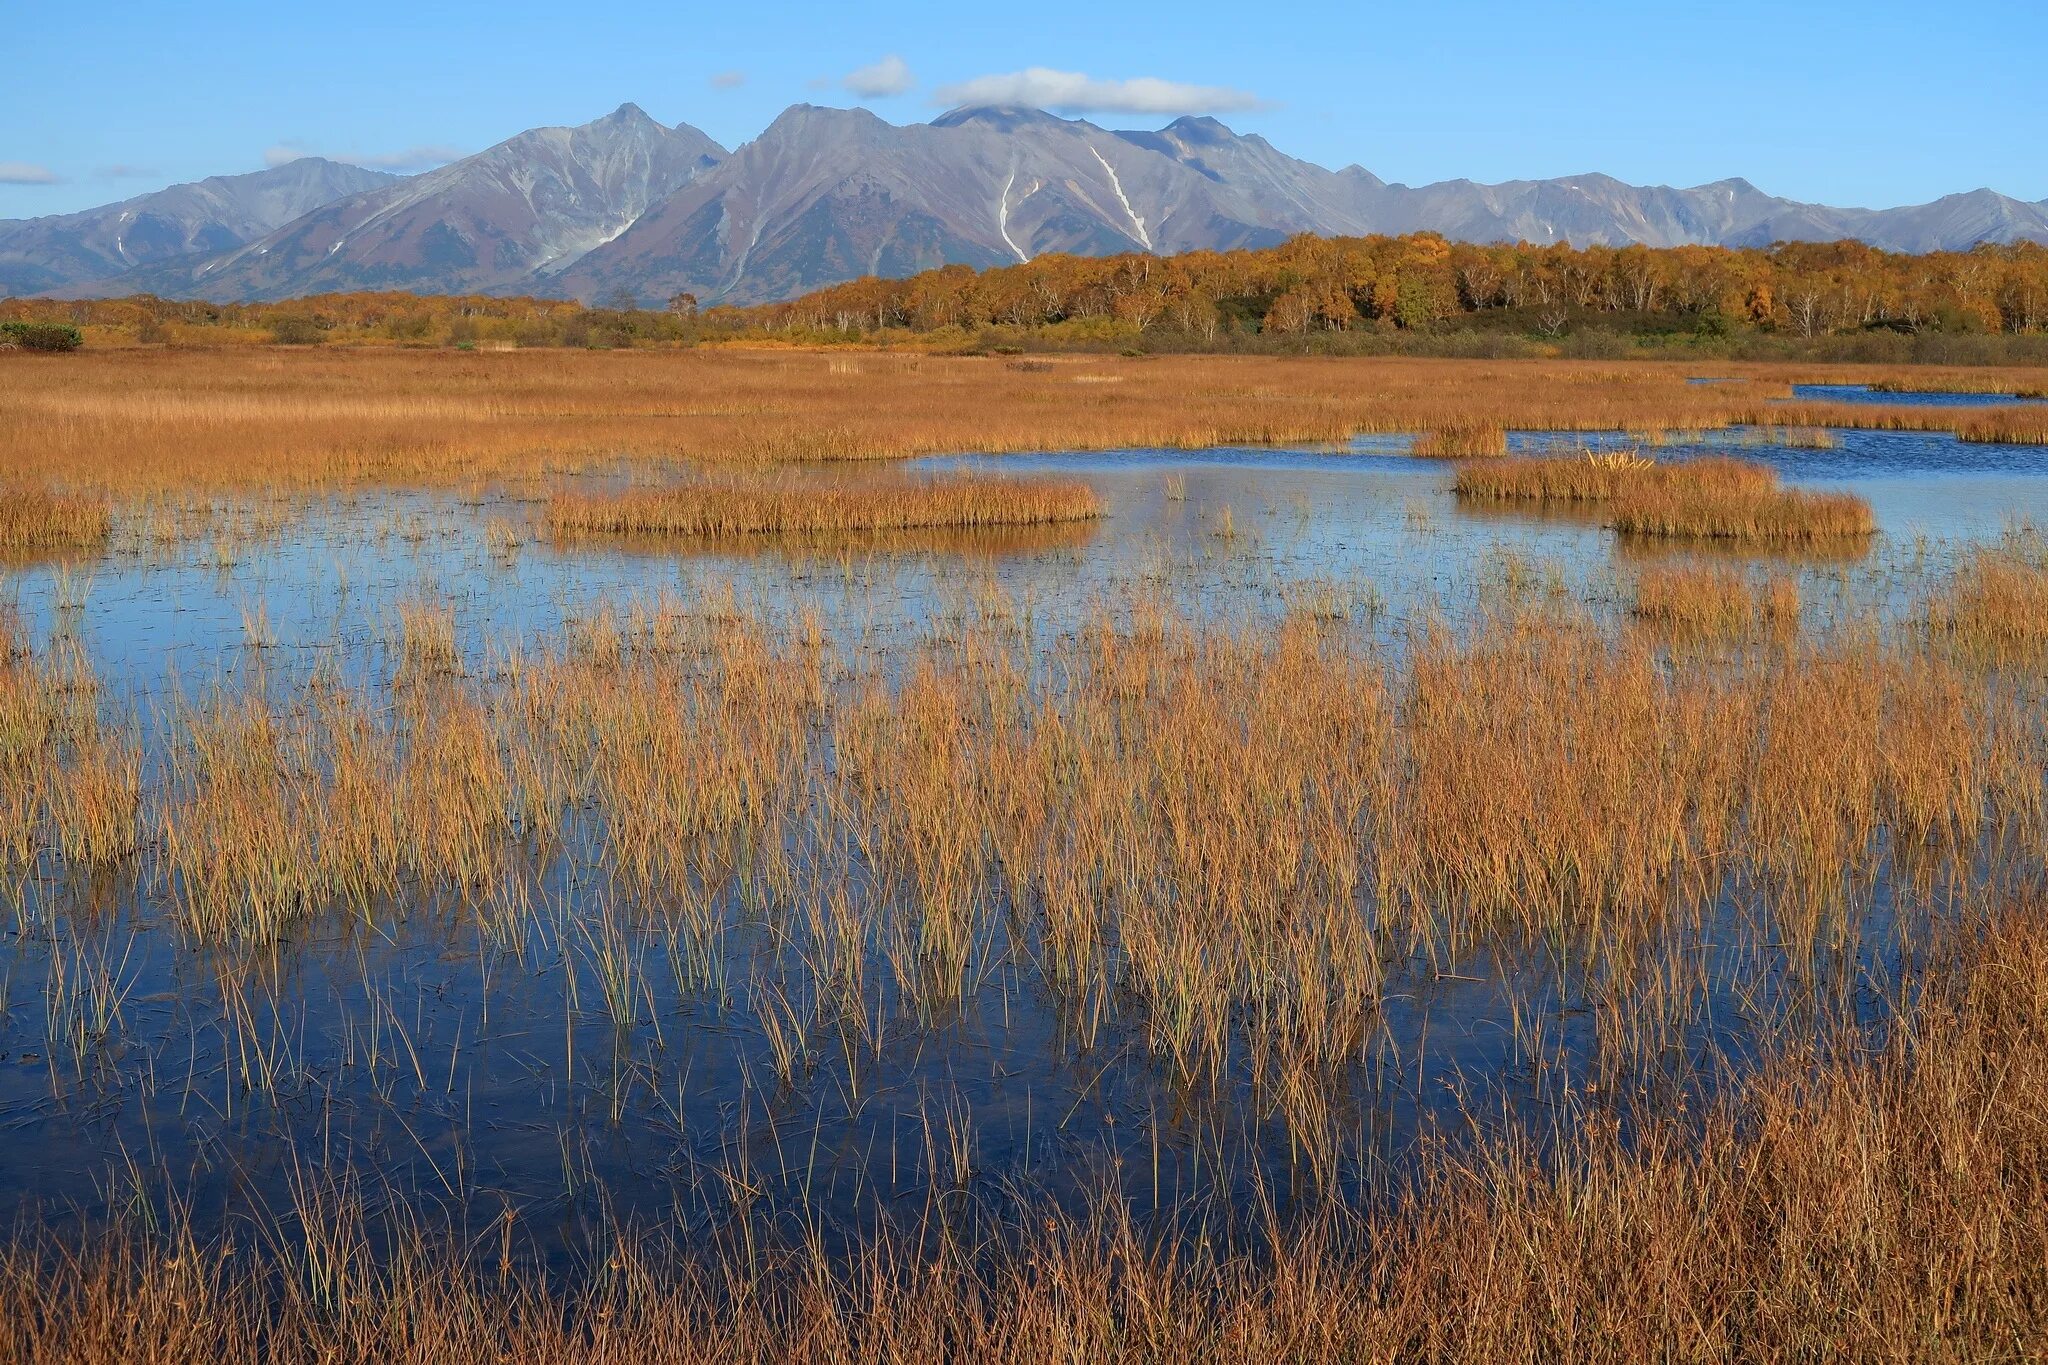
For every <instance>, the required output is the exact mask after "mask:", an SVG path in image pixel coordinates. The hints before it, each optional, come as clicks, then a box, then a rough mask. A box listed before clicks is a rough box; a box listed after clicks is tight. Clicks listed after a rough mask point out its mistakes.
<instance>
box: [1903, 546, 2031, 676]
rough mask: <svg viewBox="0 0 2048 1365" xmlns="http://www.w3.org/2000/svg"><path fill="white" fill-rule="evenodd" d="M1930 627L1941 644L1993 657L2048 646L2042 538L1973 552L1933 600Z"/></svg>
mask: <svg viewBox="0 0 2048 1365" xmlns="http://www.w3.org/2000/svg"><path fill="white" fill-rule="evenodd" d="M1927 621H1928V625H1929V627H1930V628H1931V629H1932V630H1933V632H1934V633H1935V635H1936V636H1937V637H1938V638H1941V639H1943V640H1946V641H1949V642H1952V643H1954V644H1956V645H1958V646H1960V647H1962V648H1964V649H1967V650H1970V651H1972V652H1975V653H1978V654H1982V655H1987V656H1994V657H1995V656H1997V655H2001V654H2004V653H2008V652H2010V651H2013V650H2031V649H2036V648H2039V647H2040V646H2041V645H2043V644H2044V643H2048V551H2044V547H2043V545H2042V542H2041V538H2040V536H2039V534H2038V533H2036V532H2020V533H2016V534H2014V535H2011V536H2008V537H2007V538H2006V539H2005V540H2004V541H2003V542H2001V543H1999V544H1996V545H1991V546H1984V547H1980V548H1978V549H1975V550H1973V551H1971V552H1970V553H1969V554H1968V555H1967V556H1966V557H1965V558H1964V559H1963V561H1962V562H1961V563H1960V564H1959V565H1957V566H1956V571H1955V573H1954V575H1953V577H1952V578H1951V580H1950V582H1949V584H1948V585H1947V587H1946V589H1945V590H1944V591H1942V592H1940V593H1938V594H1935V595H1934V596H1933V597H1931V598H1930V600H1929V602H1928V604H1927Z"/></svg>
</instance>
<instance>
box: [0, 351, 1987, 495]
mask: <svg viewBox="0 0 2048 1365" xmlns="http://www.w3.org/2000/svg"><path fill="white" fill-rule="evenodd" d="M838 359H839V361H840V363H839V364H838V365H837V367H836V368H835V365H834V360H835V357H834V356H833V355H829V354H819V353H810V352H803V351H792V350H751V351H750V350H742V349H735V348H705V349H700V350H695V351H688V352H681V353H665V354H655V353H650V352H609V353H592V352H582V351H570V352H553V353H548V354H539V353H528V354H511V355H503V356H493V357H491V358H489V359H488V360H483V359H479V358H478V357H475V356H472V355H464V354H463V353H460V352H448V351H439V352H422V351H392V350H362V351H350V350H342V349H328V348H319V349H309V350H306V351H291V352H278V351H271V350H264V351H261V352H255V353H251V352H246V351H233V350H226V351H209V350H199V349H192V350H187V349H176V350H156V349H146V350H129V351H88V352H84V353H81V354H80V355H78V356H76V357H74V358H73V359H72V360H71V361H69V362H67V363H66V364H65V365H64V366H62V367H61V369H52V370H51V371H50V372H49V373H47V374H42V373H39V374H38V376H37V383H36V384H35V385H34V386H32V387H31V386H22V385H16V386H14V387H12V388H6V389H0V447H4V448H6V449H7V450H8V451H10V453H11V456H12V458H13V461H14V465H13V469H12V471H11V472H12V473H13V474H14V476H15V477H17V478H19V479H21V480H24V481H27V482H30V483H36V482H49V481H66V482H82V483H89V484H91V485H92V486H95V487H105V488H108V489H111V490H114V491H116V492H118V493H119V494H121V495H124V496H125V495H129V494H138V493H153V492H162V491H173V492H183V491H188V490H191V489H195V488H201V489H214V488H253V487H267V488H281V489H288V490H305V489H320V488H327V487H334V486H355V485H363V484H382V485H394V484H398V485H412V484H433V485H448V484H461V483H469V482H473V481H475V480H477V479H480V478H483V479H533V480H558V479H559V478H560V476H561V475H563V474H566V473H572V472H575V471H579V470H588V469H592V468H599V467H602V468H610V467H613V466H616V465H618V464H620V463H626V464H638V465H641V466H645V467H648V468H667V467H671V466H672V465H673V464H674V462H675V461H677V460H678V459H691V460H695V461H698V462H701V463H703V464H706V465H712V466H718V465H742V466H745V465H760V464H764V463H775V462H783V461H796V460H806V461H815V460H871V459H895V458H907V457H915V456H924V455H936V454H953V453H963V452H975V451H981V452H1030V451H1042V450H1101V449H1119V448H1145V447H1163V448H1172V449H1185V448H1199V447H1205V446H1214V445H1229V444H1264V443H1270V442H1276V441H1277V442H1332V441H1342V440H1346V439H1348V438H1349V437H1351V436H1353V435H1355V434H1358V433H1360V432H1375V433H1404V432H1405V433H1414V432H1434V433H1439V434H1440V435H1441V434H1446V433H1454V432H1458V431H1467V432H1472V433H1479V432H1484V433H1485V438H1484V444H1485V446H1486V448H1487V449H1493V448H1494V437H1493V435H1492V433H1493V432H1494V431H1495V430H1504V431H1556V432H1572V431H1609V432H1651V431H1664V430H1673V431H1704V430H1711V429H1718V428H1723V427H1726V426H1729V425H1742V424H1762V425H1766V426H1771V425H1780V426H1802V425H1804V426H1874V425H1886V426H1890V427H1894V428H1898V429H1909V428H1910V429H1916V430H1954V429H1957V428H1959V427H1961V426H1964V425H1967V424H1968V423H1970V422H1972V421H1974V420H1976V418H1977V417H1979V416H1982V415H1983V414H1981V413H1975V412H1972V411H1971V410H1970V409H1966V408H1938V409H1937V408H1898V407H1893V408H1884V407H1880V406H1878V405H1872V404H1864V405H1860V406H1859V405H1854V404H1802V405H1789V406H1785V407H1778V406H1771V405H1765V404H1763V403H1762V402H1761V401H1760V400H1761V399H1763V398H1767V397H1769V396H1770V395H1771V393H1772V391H1773V389H1774V388H1777V389H1781V390H1784V391H1785V392H1789V389H1785V388H1784V386H1785V383H1786V381H1788V380H1790V379H1792V378H1799V377H1804V376H1803V375H1802V373H1801V372H1800V371H1798V370H1795V369H1789V368H1784V367H1778V368H1772V369H1764V368H1756V367H1747V368H1745V370H1744V373H1745V375H1746V376H1747V377H1749V378H1750V379H1752V380H1753V381H1754V382H1751V383H1746V384H1741V385H1712V384H1688V383H1687V382H1686V377H1687V370H1686V369H1685V368H1684V367H1683V366H1679V365H1670V364H1661V363H1651V362H1628V363H1616V362H1574V361H1533V360H1532V361H1447V360H1420V359H1404V358H1387V359H1356V360H1336V359H1326V358H1298V357H1296V358H1287V357H1255V356H1235V357H1231V356H1223V357H1218V356H1156V357H1147V358H1146V359H1145V360H1144V361H1143V362H1125V361H1119V360H1115V359H1096V358H1091V359H1077V360H1072V361H1063V362H1061V363H1059V364H1056V365H1046V366H1042V367H1038V368H1033V369H1024V368H1017V367H1012V366H1008V365H1004V364H1001V363H997V362H993V361H989V360H985V359H980V358H971V357H946V356H916V355H910V356H906V355H898V354H891V353H885V352H874V353H864V354H863V355H862V356H861V357H860V363H859V365H858V367H853V366H848V365H846V364H845V363H844V357H843V355H842V356H840V357H838ZM1891 373H1897V372H1896V371H1870V372H1867V373H1857V374H1851V375H1846V376H1841V377H1847V378H1860V379H1865V380H1868V379H1872V378H1881V377H1884V376H1885V375H1886V374H1891ZM1103 381H1115V382H1103ZM1998 420H2013V421H2021V420H2026V419H2025V418H2024V416H2023V415H2014V414H2005V415H2003V416H2001V417H2000V418H1999V419H1998Z"/></svg>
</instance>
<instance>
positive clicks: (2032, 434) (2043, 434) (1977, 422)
mask: <svg viewBox="0 0 2048 1365" xmlns="http://www.w3.org/2000/svg"><path fill="white" fill-rule="evenodd" d="M1956 435H1957V436H1959V437H1961V438H1962V439H1963V440H1965V441H1971V442H1974V443H1976V444H1979V445H2035V446H2040V445H2048V407H2021V406H2018V405H2015V406H2013V407H2009V408H2001V409H1998V410H1997V411H1994V412H1990V413H1987V414H1985V415H1984V416H1982V417H1973V418H1971V419H1970V420H1969V421H1968V422H1965V423H1963V424H1962V425H1960V426H1958V427H1957V428H1956Z"/></svg>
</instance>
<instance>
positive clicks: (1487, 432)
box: [1414, 420, 1508, 460]
mask: <svg viewBox="0 0 2048 1365" xmlns="http://www.w3.org/2000/svg"><path fill="white" fill-rule="evenodd" d="M1414 453H1415V454H1417V455H1421V456H1425V457H1427V458H1431V459H1440V460H1450V459H1466V458H1470V457H1473V456H1487V455H1505V454H1507V453H1508V432H1507V428H1506V427H1505V426H1503V425H1501V424H1500V423H1499V422H1489V421H1484V420H1477V421H1466V422H1446V423H1444V424H1443V425H1442V426H1439V427H1437V428H1435V429H1433V430H1430V431H1425V432H1423V433H1422V434H1421V435H1420V436H1418V437H1416V438H1415V447H1414Z"/></svg>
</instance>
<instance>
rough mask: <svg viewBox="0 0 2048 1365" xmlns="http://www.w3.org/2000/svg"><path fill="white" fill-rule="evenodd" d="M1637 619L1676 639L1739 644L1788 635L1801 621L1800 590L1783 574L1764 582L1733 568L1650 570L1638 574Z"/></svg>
mask: <svg viewBox="0 0 2048 1365" xmlns="http://www.w3.org/2000/svg"><path fill="white" fill-rule="evenodd" d="M1635 614H1636V616H1637V618H1638V619H1640V620H1643V621H1645V622H1649V623H1651V624H1653V625H1656V626H1659V627H1662V628H1665V629H1667V630H1670V631H1672V632H1674V633H1676V634H1680V635H1686V636H1693V637H1698V638H1703V639H1723V640H1725V639H1735V638H1739V637H1741V636H1744V635H1747V634H1750V633H1751V632H1753V631H1757V630H1769V631H1783V630H1788V629H1790V628H1792V627H1793V626H1796V625H1797V624H1798V621H1799V585H1798V584H1797V583H1795V582H1793V580H1792V579H1790V578H1787V577H1784V576H1782V575H1779V576H1774V577H1772V578H1770V579H1768V580H1766V581H1764V582H1762V583H1758V582H1756V581H1754V580H1753V579H1751V578H1750V577H1749V576H1748V575H1746V574H1744V573H1742V572H1740V571H1738V570H1735V569H1730V568H1719V567H1713V566H1708V565H1689V564H1688V565H1674V566H1670V567H1648V568H1644V569H1642V570H1640V571H1638V572H1637V574H1636V591H1635Z"/></svg>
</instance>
